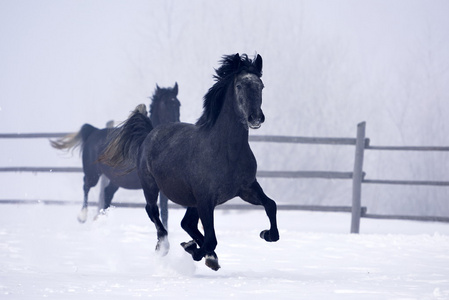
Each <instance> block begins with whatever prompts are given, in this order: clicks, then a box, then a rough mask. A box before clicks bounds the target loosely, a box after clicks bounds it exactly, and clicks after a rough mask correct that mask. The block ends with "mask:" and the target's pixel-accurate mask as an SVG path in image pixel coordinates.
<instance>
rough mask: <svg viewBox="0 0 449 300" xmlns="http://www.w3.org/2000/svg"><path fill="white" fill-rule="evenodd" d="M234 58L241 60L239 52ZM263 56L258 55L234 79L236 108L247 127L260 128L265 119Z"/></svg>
mask: <svg viewBox="0 0 449 300" xmlns="http://www.w3.org/2000/svg"><path fill="white" fill-rule="evenodd" d="M234 59H235V60H236V61H237V60H238V61H240V60H241V59H240V57H238V54H236V55H235V56H234ZM261 74H262V57H261V56H260V55H257V57H256V59H255V60H254V61H253V62H252V64H251V66H250V67H249V68H244V70H243V71H241V72H240V73H238V74H237V75H236V76H235V79H234V93H235V100H236V102H235V108H236V112H237V114H238V115H239V116H240V120H241V122H242V123H243V125H244V126H245V128H248V127H249V128H251V129H258V128H260V126H261V125H262V123H263V122H264V121H265V116H264V114H263V112H262V108H261V106H262V89H263V88H264V85H263V83H262V80H261V79H260V76H261Z"/></svg>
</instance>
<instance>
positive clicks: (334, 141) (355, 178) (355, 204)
mask: <svg viewBox="0 0 449 300" xmlns="http://www.w3.org/2000/svg"><path fill="white" fill-rule="evenodd" d="M365 129H366V123H365V122H362V123H359V124H358V125H357V134H356V137H355V138H322V137H292V136H272V135H265V136H250V137H249V140H250V142H269V143H293V144H317V145H339V146H341V145H343V146H344V145H348V146H354V147H355V155H354V164H353V166H352V171H351V172H349V171H348V172H334V171H263V170H260V171H258V172H257V176H258V177H270V178H321V179H351V180H352V205H351V207H335V206H313V205H312V206H310V205H283V206H279V209H300V210H314V211H347V212H351V226H350V232H351V233H359V231H360V218H361V217H365V218H381V219H408V220H419V221H440V222H449V217H427V216H400V215H395V216H392V215H375V214H368V213H367V209H366V208H365V207H362V205H361V201H362V184H389V185H392V184H393V185H425V186H440V187H441V186H449V181H413V180H384V179H365V173H364V172H363V161H364V153H365V151H366V150H386V151H449V147H427V146H423V147H414V146H403V147H391V146H371V145H370V141H369V139H368V138H366V137H365ZM66 134H68V133H22V134H0V139H16V138H20V139H22V138H58V137H62V136H65V135H66ZM0 172H53V173H59V172H82V168H77V167H0ZM27 202H28V203H29V202H33V201H27ZM53 202H55V201H53ZM0 203H11V200H0ZM55 203H58V202H55ZM116 206H127V207H134V206H139V205H135V204H123V205H120V204H118V205H116ZM172 207H173V206H172ZM233 207H234V206H233V205H227V208H233ZM238 207H239V208H242V206H241V205H239V206H238Z"/></svg>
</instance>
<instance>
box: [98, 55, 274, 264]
mask: <svg viewBox="0 0 449 300" xmlns="http://www.w3.org/2000/svg"><path fill="white" fill-rule="evenodd" d="M221 63H222V64H221V66H220V67H219V68H218V69H217V70H216V75H215V76H214V77H215V79H216V83H215V84H214V85H213V86H212V87H211V88H210V89H209V91H208V92H207V94H206V95H205V97H204V111H203V114H202V116H201V117H200V119H199V120H198V121H197V123H196V124H195V125H193V124H185V123H172V124H166V125H162V126H159V127H157V128H154V129H152V126H151V122H150V120H149V119H148V118H147V117H146V115H145V113H144V112H145V105H141V106H139V107H137V108H136V110H135V111H134V113H132V114H131V116H130V118H129V119H128V120H127V121H126V122H125V123H124V124H123V126H122V127H120V129H119V131H117V137H116V138H115V140H114V142H112V143H110V144H109V147H108V148H107V149H106V151H105V152H104V154H103V156H102V158H101V159H102V160H103V161H104V162H107V163H109V164H110V165H112V166H121V167H124V166H128V167H134V168H137V171H138V174H139V177H140V180H141V184H142V187H143V192H144V194H145V198H146V201H147V205H146V211H147V213H148V216H149V217H150V219H151V221H153V222H154V223H155V226H156V229H157V237H158V242H157V245H156V251H159V252H160V253H161V254H166V253H167V252H168V249H169V244H168V241H167V231H166V229H165V228H164V226H163V225H162V223H161V220H160V219H159V210H158V207H157V194H158V192H159V190H161V191H163V192H164V193H165V194H166V195H167V196H168V198H169V199H170V200H172V201H173V202H175V203H178V204H180V205H183V206H186V207H187V211H186V214H185V216H184V218H183V220H182V222H181V226H182V228H183V229H184V230H185V231H186V232H187V233H188V234H189V235H190V236H191V237H192V238H193V240H192V241H190V242H188V243H182V244H181V245H182V246H183V247H184V249H185V250H186V251H187V252H188V253H190V254H191V255H192V256H193V259H194V260H196V261H199V260H201V259H202V258H203V257H205V261H206V265H207V266H208V267H210V268H211V269H213V270H218V269H219V268H220V266H219V264H218V258H217V255H216V254H215V252H214V251H215V248H216V246H217V239H216V236H215V230H214V208H215V207H216V206H217V205H219V204H222V203H225V202H226V201H228V200H229V199H231V198H233V197H236V196H239V197H240V198H242V199H243V200H244V201H247V202H249V203H251V204H255V205H263V206H264V208H265V211H266V214H267V216H268V218H269V221H270V226H271V227H270V229H269V230H264V231H262V232H261V234H260V236H261V238H263V239H265V240H266V241H268V242H274V241H277V240H278V239H279V231H278V228H277V224H276V210H277V208H276V203H275V202H274V201H273V200H271V199H270V198H268V197H267V196H266V195H265V193H264V192H263V190H262V188H261V187H260V185H259V183H258V182H257V180H256V170H257V163H256V159H255V157H254V155H253V153H252V151H251V149H250V146H249V143H248V129H249V128H252V129H257V128H259V127H260V126H261V124H262V123H263V122H264V120H265V117H264V114H263V113H262V110H261V104H262V89H263V83H262V81H261V79H260V77H261V76H262V57H261V56H260V55H257V57H256V58H255V59H254V60H251V59H249V58H248V56H247V55H245V54H244V55H242V56H239V55H238V54H235V55H229V56H224V57H223V60H222V61H221ZM199 219H200V220H201V222H202V224H203V227H204V236H203V235H202V233H201V232H200V231H199V230H198V220H199ZM198 246H199V248H198Z"/></svg>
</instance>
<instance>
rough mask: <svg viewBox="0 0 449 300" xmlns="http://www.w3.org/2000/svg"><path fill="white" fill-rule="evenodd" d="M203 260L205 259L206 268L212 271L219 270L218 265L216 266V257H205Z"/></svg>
mask: <svg viewBox="0 0 449 300" xmlns="http://www.w3.org/2000/svg"><path fill="white" fill-rule="evenodd" d="M204 258H205V259H206V266H208V267H209V268H211V269H212V270H214V271H218V269H220V265H219V264H218V257H216V256H214V255H205V256H204Z"/></svg>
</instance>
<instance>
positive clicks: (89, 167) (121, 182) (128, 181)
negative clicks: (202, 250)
mask: <svg viewBox="0 0 449 300" xmlns="http://www.w3.org/2000/svg"><path fill="white" fill-rule="evenodd" d="M177 95H178V84H177V83H175V86H174V87H173V88H160V87H159V86H158V85H156V90H155V92H154V95H153V97H152V101H151V105H150V119H151V122H152V124H153V126H155V127H156V126H159V125H162V124H166V123H172V122H179V107H180V105H181V104H180V102H179V100H178V99H177ZM114 130H115V129H113V128H104V129H98V128H95V127H93V126H92V125H90V124H84V125H83V126H82V127H81V130H80V131H79V132H77V133H75V134H72V135H68V136H66V137H64V138H61V139H59V140H57V141H50V143H51V145H52V146H53V147H54V148H56V149H66V150H69V149H73V148H74V147H78V146H80V147H81V152H82V159H83V171H84V187H83V189H84V202H83V207H82V209H81V212H80V213H79V214H78V221H79V222H81V223H84V222H85V221H86V219H87V206H88V194H89V190H90V189H91V188H92V187H94V186H95V185H97V183H98V180H99V178H100V175H101V174H104V175H105V176H106V177H107V178H108V179H109V184H108V185H107V186H106V187H105V189H104V205H103V207H101V208H100V209H103V210H104V209H107V208H108V207H109V206H110V205H111V201H112V198H113V197H114V194H115V192H116V191H117V190H118V188H119V187H122V188H125V189H141V188H142V186H141V184H140V179H139V177H138V175H137V171H132V172H126V170H120V169H117V168H112V167H110V166H108V165H105V164H102V163H99V162H98V158H99V156H100V154H101V153H102V152H103V150H104V149H105V147H106V146H107V144H108V143H109V141H110V136H111V133H112V132H113V131H114ZM160 203H161V214H162V220H163V222H164V225H165V226H166V224H167V219H168V209H167V197H165V196H164V195H163V194H162V193H161V195H160Z"/></svg>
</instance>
